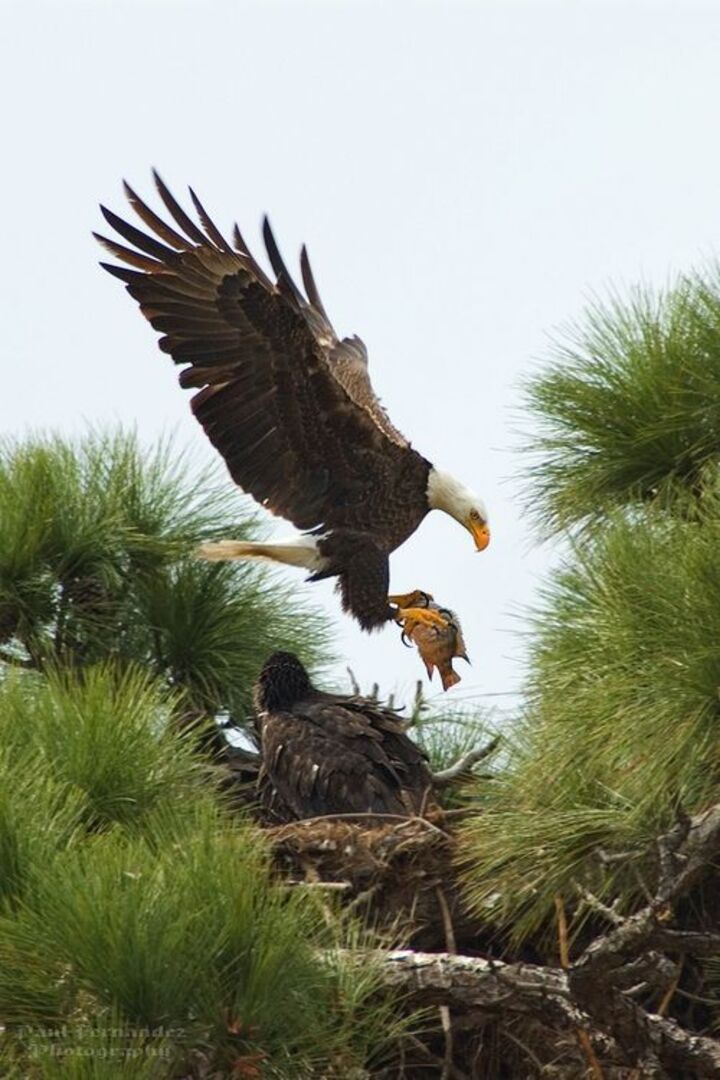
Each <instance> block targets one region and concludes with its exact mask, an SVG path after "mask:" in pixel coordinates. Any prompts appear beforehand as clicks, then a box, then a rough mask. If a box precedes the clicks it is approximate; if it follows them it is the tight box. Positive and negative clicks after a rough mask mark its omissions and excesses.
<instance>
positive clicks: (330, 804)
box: [254, 652, 434, 820]
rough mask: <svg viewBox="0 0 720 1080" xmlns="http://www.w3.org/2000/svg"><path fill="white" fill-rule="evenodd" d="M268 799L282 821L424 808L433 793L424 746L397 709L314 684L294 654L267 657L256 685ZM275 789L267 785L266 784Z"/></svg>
mask: <svg viewBox="0 0 720 1080" xmlns="http://www.w3.org/2000/svg"><path fill="white" fill-rule="evenodd" d="M254 696H255V708H256V711H257V716H258V724H259V727H260V739H261V746H262V771H261V785H263V786H265V788H266V796H269V797H266V799H265V801H266V802H268V803H269V805H271V806H272V805H273V803H274V806H275V809H276V812H277V813H278V816H280V817H281V818H282V819H283V820H293V819H301V818H309V817H317V816H319V815H323V814H351V813H377V814H409V815H412V814H418V813H421V812H422V811H424V810H425V809H426V808H427V807H428V805H430V806H432V805H434V802H433V800H432V798H431V792H432V776H431V774H430V770H429V768H428V765H427V759H426V757H425V755H424V754H423V752H422V750H420V748H419V747H417V746H416V745H415V743H414V742H412V740H411V739H409V738H408V736H407V735H406V734H405V731H404V727H403V724H402V722H401V720H400V718H399V716H398V714H397V712H395V710H393V709H388V708H383V707H382V706H381V705H378V703H377V702H376V701H371V700H369V699H368V698H363V697H348V696H346V695H343V694H325V693H322V692H321V691H320V690H316V689H315V688H314V687H313V685H312V683H311V682H310V678H309V676H308V673H307V671H306V670H305V668H304V667H303V665H302V664H301V663H300V661H299V660H298V658H297V657H296V656H294V655H293V653H287V652H276V653H273V655H272V656H271V657H269V659H268V660H266V661H265V664H264V666H263V669H262V671H261V672H260V677H259V679H258V681H257V683H256V685H255V694H254ZM268 788H269V791H268Z"/></svg>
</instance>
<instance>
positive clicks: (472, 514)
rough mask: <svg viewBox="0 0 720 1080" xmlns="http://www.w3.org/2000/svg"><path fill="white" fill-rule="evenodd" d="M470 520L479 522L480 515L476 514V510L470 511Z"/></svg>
mask: <svg viewBox="0 0 720 1080" xmlns="http://www.w3.org/2000/svg"><path fill="white" fill-rule="evenodd" d="M470 520H471V521H479V520H480V515H479V514H478V512H477V510H471V511H470Z"/></svg>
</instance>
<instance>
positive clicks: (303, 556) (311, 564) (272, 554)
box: [197, 536, 326, 573]
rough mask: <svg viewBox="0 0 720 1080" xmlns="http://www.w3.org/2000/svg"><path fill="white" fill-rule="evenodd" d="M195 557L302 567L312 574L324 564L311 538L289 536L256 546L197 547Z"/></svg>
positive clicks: (249, 543)
mask: <svg viewBox="0 0 720 1080" xmlns="http://www.w3.org/2000/svg"><path fill="white" fill-rule="evenodd" d="M197 555H198V556H199V558H201V559H207V560H209V561H210V562H225V561H227V560H229V559H268V560H269V561H270V562H279V563H287V564H288V565H289V566H303V567H305V569H306V570H312V571H313V572H314V573H315V572H317V571H319V570H323V569H324V567H325V564H326V560H325V559H324V558H323V556H322V555H321V554H320V552H319V551H318V546H317V540H316V539H315V537H313V536H292V537H290V538H289V539H287V540H277V541H274V542H273V541H270V542H269V543H259V542H254V541H249V540H215V541H208V542H207V543H205V544H200V547H199V548H198V549H197Z"/></svg>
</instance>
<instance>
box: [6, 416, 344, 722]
mask: <svg viewBox="0 0 720 1080" xmlns="http://www.w3.org/2000/svg"><path fill="white" fill-rule="evenodd" d="M258 528H259V524H258V519H257V516H256V515H255V513H254V511H252V510H250V509H249V508H248V502H247V500H245V499H244V498H243V497H242V496H240V495H239V493H238V492H237V490H236V489H235V488H234V487H233V485H232V484H231V483H230V482H229V481H227V480H224V481H222V482H220V481H218V480H217V478H215V477H213V476H211V477H210V478H208V476H207V473H204V474H203V475H202V476H200V475H194V474H193V471H192V470H191V469H189V467H188V463H187V461H186V460H185V459H184V458H183V456H182V455H181V454H178V453H177V452H176V451H174V450H173V448H172V445H171V444H168V443H165V444H161V445H159V446H158V447H157V448H156V449H155V450H151V451H148V450H146V449H145V448H143V447H142V446H141V445H140V444H139V443H138V440H137V439H136V437H135V436H134V435H132V434H128V433H126V432H122V431H121V432H117V433H115V434H112V435H104V434H98V433H93V434H90V435H88V436H86V437H85V438H83V439H81V440H78V441H76V442H69V441H67V440H63V439H60V438H57V437H53V436H47V437H36V438H33V439H30V440H27V441H25V442H23V443H17V442H10V441H6V442H5V443H4V444H2V445H0V664H1V663H3V662H4V663H5V664H14V665H15V666H24V667H26V668H30V669H34V670H48V669H50V668H52V667H53V666H60V667H68V666H72V667H76V668H77V667H87V666H89V665H92V664H96V663H98V662H101V661H104V660H107V659H112V660H113V661H115V662H116V663H119V664H121V665H128V664H136V665H141V666H144V667H145V668H147V670H149V671H150V672H151V673H153V674H156V675H160V676H161V677H162V678H163V679H164V680H165V681H166V683H167V685H169V686H171V687H173V688H176V689H179V688H182V689H183V690H184V691H185V705H184V708H185V711H186V713H187V714H189V715H198V714H201V715H202V714H205V715H207V714H215V713H218V712H221V711H224V710H228V711H230V712H232V713H234V714H235V716H236V718H237V719H238V720H239V721H240V722H242V720H243V719H244V717H245V714H246V713H247V712H248V711H249V708H250V687H251V685H252V682H253V680H254V678H255V676H256V674H257V672H258V670H259V668H260V667H261V665H262V663H263V661H264V660H265V658H266V656H267V655H268V653H270V652H271V651H273V650H274V649H277V648H288V649H291V650H293V651H295V652H297V653H299V654H300V655H301V656H302V657H303V659H304V660H305V661H306V662H307V663H308V664H309V665H310V666H311V667H313V666H316V665H317V664H318V663H319V662H322V661H323V660H326V659H327V655H328V640H329V634H328V630H327V627H326V624H325V623H324V621H323V620H322V619H321V618H320V616H319V615H318V614H316V613H314V612H312V611H310V610H308V609H307V608H305V607H303V605H302V603H301V602H300V601H299V600H298V599H297V598H295V597H294V596H293V593H292V590H293V585H292V583H291V582H290V583H288V584H280V583H279V580H280V579H279V578H278V577H276V576H274V575H273V574H272V573H270V572H268V571H267V570H265V569H264V568H262V567H258V566H257V565H248V564H243V565H237V564H234V565H227V564H225V565H211V564H206V563H202V562H199V561H198V560H196V559H195V558H194V555H193V552H194V549H195V547H196V546H197V544H198V542H199V541H200V540H203V539H208V538H213V537H219V536H233V537H238V538H243V537H249V536H256V535H257V532H258Z"/></svg>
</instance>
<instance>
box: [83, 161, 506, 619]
mask: <svg viewBox="0 0 720 1080" xmlns="http://www.w3.org/2000/svg"><path fill="white" fill-rule="evenodd" d="M154 176H155V183H156V185H157V190H158V193H159V195H160V198H161V199H162V202H163V203H164V205H165V209H166V210H167V213H168V214H169V215H170V218H171V219H172V221H173V224H172V225H171V224H169V223H168V222H167V221H166V220H164V219H163V218H161V217H159V216H158V214H156V213H155V211H154V210H152V209H150V207H149V206H147V205H146V204H145V203H144V202H143V201H142V200H141V199H140V198H139V197H138V196H137V195H136V194H135V192H134V191H133V190H132V189H131V188H130V187H129V186H128V185H127V184H125V192H126V194H127V197H128V199H129V201H130V204H131V206H132V207H133V209H134V210H135V212H136V213H137V215H138V217H139V218H140V219H141V221H142V222H143V223H144V225H145V226H146V228H147V229H148V230H149V232H145V231H143V230H141V229H139V228H136V227H135V226H134V225H131V224H129V223H128V222H126V221H124V220H123V219H122V218H120V217H118V216H117V215H116V214H114V213H112V211H110V210H107V209H105V207H101V209H102V213H103V215H104V217H105V219H106V221H107V222H108V224H109V225H110V226H111V227H112V228H113V229H114V230H115V231H116V233H118V234H119V236H120V237H121V238H122V239H123V240H124V241H125V243H123V244H121V243H118V242H117V241H116V240H113V239H109V238H107V237H104V236H100V235H98V234H97V233H96V234H95V236H96V238H97V239H98V240H99V241H100V242H101V243H102V244H103V245H104V246H105V247H106V248H107V249H108V250H109V251H110V252H111V253H112V255H113V256H114V257H115V258H117V259H119V260H120V261H121V262H123V263H125V264H127V265H126V266H117V265H114V264H108V263H103V264H102V265H103V266H104V267H105V269H106V270H108V271H109V272H110V273H111V274H113V275H114V276H115V277H117V278H120V280H121V281H123V282H125V284H126V287H127V291H128V292H129V293H130V295H131V296H132V297H133V298H134V299H135V300H137V302H138V304H139V305H140V310H141V312H142V313H143V315H144V316H145V317H146V319H148V320H149V321H150V323H151V324H152V326H153V327H154V328H155V329H156V330H157V331H159V332H160V334H162V337H161V338H160V342H159V344H160V348H161V349H162V351H163V352H167V353H170V355H171V356H172V358H173V360H174V361H175V363H176V364H181V365H184V366H183V370H182V372H181V373H180V385H181V386H182V387H185V388H193V389H196V390H197V393H196V394H195V395H194V397H193V398H192V400H191V406H192V410H193V412H194V414H195V416H196V417H197V419H198V420H199V421H200V423H201V424H202V426H203V428H204V429H205V432H206V434H207V435H208V437H209V439H210V441H211V442H212V443H213V445H214V446H215V447H216V448H217V449H218V450H219V452H220V453H221V454H222V456H223V458H224V459H225V462H226V464H227V467H228V469H229V471H230V475H231V476H232V478H233V480H234V481H235V482H236V483H237V484H238V485H239V486H240V487H241V488H242V489H243V490H244V491H246V492H249V493H250V494H251V495H252V496H253V497H254V498H255V499H256V500H257V501H258V502H260V503H261V504H262V505H263V506H264V507H266V508H267V509H268V510H270V511H271V512H272V513H273V514H277V515H279V516H280V517H283V518H288V519H289V520H290V521H291V522H292V523H293V524H294V525H295V526H296V528H297V529H299V530H300V531H301V535H299V536H295V537H292V538H290V539H288V540H285V541H282V540H279V541H274V542H271V543H249V542H236V541H231V540H225V541H219V542H217V543H212V544H205V545H203V548H202V549H201V554H203V555H204V556H205V557H206V558H210V559H228V558H230V559H232V558H248V557H250V558H253V557H254V558H266V559H271V560H273V561H276V562H281V563H289V564H291V565H293V566H300V567H304V568H305V569H306V570H309V571H310V580H312V581H317V580H319V579H320V578H327V577H337V578H338V584H339V590H340V594H341V598H342V605H343V608H344V609H345V610H346V611H348V612H350V614H351V615H353V616H354V617H355V618H356V619H357V621H358V622H359V623H360V625H361V626H362V627H363V629H365V630H373V629H375V628H377V627H380V626H382V625H383V624H384V623H385V622H387V621H388V620H390V619H395V620H396V621H402V622H404V623H406V624H408V622H409V623H410V624H412V625H414V624H415V623H416V622H418V621H419V622H425V623H430V624H436V625H442V626H444V625H445V620H444V619H443V618H442V616H441V615H439V614H438V613H437V612H436V611H433V610H431V609H429V608H424V609H420V608H413V607H410V608H408V607H407V605H406V604H404V600H405V596H395V597H393V596H388V590H389V577H390V571H389V561H388V557H389V555H390V552H392V551H394V550H395V549H396V548H397V547H399V546H400V545H401V544H403V543H404V542H405V541H406V540H407V538H408V537H409V536H410V535H411V534H412V533H413V532H414V531H415V529H417V527H418V525H419V524H420V522H421V521H422V520H423V518H424V517H425V515H426V514H427V513H428V511H430V510H435V509H437V510H444V511H445V513H447V514H450V515H451V516H452V517H453V518H455V520H456V521H458V522H459V523H460V524H461V525H463V526H464V527H465V528H466V529H467V530H468V531H469V532H470V534H471V535H472V537H473V539H474V541H475V545H476V547H477V549H478V550H482V549H483V548H485V547H486V546H487V544H488V542H489V538H490V533H489V529H488V520H487V513H486V511H485V507H484V506H483V503H482V501H481V500H480V499H479V498H478V497H477V496H476V495H474V494H473V493H472V492H471V491H469V490H468V489H467V488H466V487H465V486H464V485H463V484H462V483H460V481H459V480H456V479H455V477H453V476H451V475H450V474H449V473H448V472H445V471H443V470H441V469H437V468H435V466H434V465H432V464H431V463H430V462H429V461H427V460H426V458H424V457H423V456H422V455H421V454H419V453H418V452H417V451H416V450H414V449H413V448H412V446H411V445H410V443H409V442H408V440H407V439H406V438H405V437H404V436H403V435H401V434H400V432H399V431H398V430H397V428H395V426H394V425H393V424H392V422H391V420H390V418H389V417H388V415H387V413H386V412H385V409H384V408H383V406H382V405H381V404H380V401H379V400H378V398H377V397H376V396H375V393H374V391H373V388H372V385H371V383H370V378H369V376H368V363H367V353H366V350H365V346H364V345H363V343H362V341H361V340H360V339H359V338H358V337H351V338H342V339H340V338H338V336H337V334H336V333H335V330H334V329H333V327H332V325H331V323H330V320H329V319H328V316H327V314H326V312H325V308H324V306H323V303H322V301H321V299H320V295H319V293H318V290H317V286H316V284H315V279H314V277H313V273H312V270H311V268H310V262H309V260H308V255H307V251H306V249H305V247H303V248H302V251H301V255H300V268H301V273H302V280H303V284H304V286H305V294H306V295H303V293H302V292H301V291H300V289H299V288H298V286H297V285H296V284H295V282H294V281H293V279H292V278H291V277H290V274H289V273H288V270H287V267H286V266H285V263H284V262H283V260H282V257H281V255H280V252H279V250H278V247H277V244H276V242H275V238H274V236H273V233H272V230H271V228H270V224H269V222H268V220H267V218H266V219H265V221H264V226H263V236H264V240H265V247H266V248H267V254H268V258H269V260H270V264H271V266H272V269H273V272H274V275H275V280H272V279H271V278H270V277H268V276H267V274H266V273H265V271H264V270H263V269H262V268H261V267H260V265H259V264H258V262H257V261H256V260H255V258H254V257H253V255H252V254H251V253H250V249H249V248H248V246H247V244H246V243H245V241H244V239H243V237H242V235H241V233H240V231H239V229H238V227H237V226H235V229H234V232H233V242H232V243H229V242H228V241H227V240H226V239H225V238H224V236H223V235H222V234H221V233H220V232H219V230H218V229H217V227H216V226H215V225H214V224H213V222H212V221H211V219H210V218H209V216H208V214H207V213H206V211H205V209H204V208H203V206H202V204H201V203H200V200H199V199H198V198H197V196H196V195H195V193H194V192H193V191H192V189H190V196H191V198H192V202H193V204H194V207H195V211H196V213H197V215H198V219H199V224H198V222H196V221H194V220H193V219H192V218H191V217H190V216H189V215H188V214H187V213H186V211H185V210H184V209H183V208H182V207H181V206H180V204H179V203H178V202H177V200H176V199H175V198H174V196H173V195H172V194H171V193H170V191H169V190H168V188H167V187H166V186H165V184H164V183H163V181H162V180H161V179H160V177H159V176H158V175H157V173H155V174H154ZM151 234H152V235H151ZM127 244H129V245H131V246H126V245H127ZM406 595H410V594H406ZM392 605H394V606H392Z"/></svg>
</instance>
